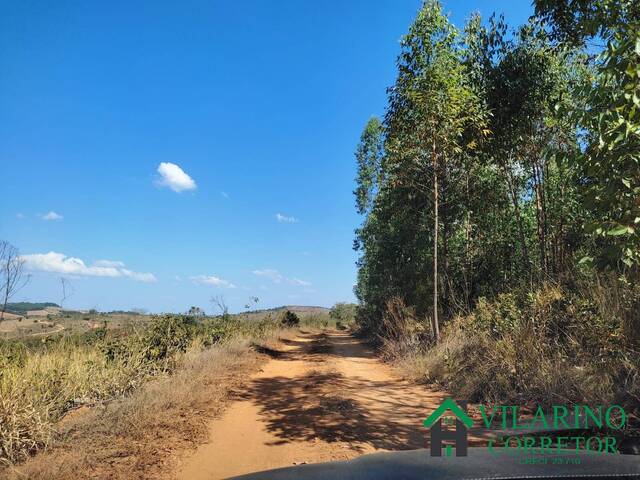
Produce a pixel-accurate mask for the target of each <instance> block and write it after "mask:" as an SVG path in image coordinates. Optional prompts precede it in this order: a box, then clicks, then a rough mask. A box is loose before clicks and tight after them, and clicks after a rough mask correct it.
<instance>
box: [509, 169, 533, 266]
mask: <svg viewBox="0 0 640 480" xmlns="http://www.w3.org/2000/svg"><path fill="white" fill-rule="evenodd" d="M502 169H503V171H504V174H505V177H506V179H507V185H508V187H509V193H510V194H511V202H512V203H513V209H514V211H515V214H516V221H517V223H518V234H519V236H520V245H521V248H522V256H523V257H524V262H525V265H526V268H527V271H529V269H530V267H531V264H530V263H529V251H528V249H527V239H526V237H525V234H524V225H523V223H522V215H521V214H520V203H519V202H518V192H517V191H516V186H515V182H514V180H513V178H512V176H511V172H510V171H509V168H508V167H507V166H506V165H505V164H504V163H502Z"/></svg>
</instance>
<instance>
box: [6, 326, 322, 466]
mask: <svg viewBox="0 0 640 480" xmlns="http://www.w3.org/2000/svg"><path fill="white" fill-rule="evenodd" d="M63 315H64V314H63ZM292 315H293V314H292ZM99 316H102V317H106V321H105V322H104V323H103V324H102V326H100V327H98V328H93V329H90V330H88V331H84V332H81V333H69V332H65V334H58V335H55V336H50V337H44V338H37V339H35V338H23V339H13V340H4V341H0V439H1V440H0V462H2V463H4V464H5V466H7V465H12V464H16V463H19V462H23V461H25V460H26V459H28V458H29V457H30V456H31V455H33V454H34V453H36V452H38V451H39V450H42V449H43V448H44V447H47V446H50V448H53V451H54V452H56V456H55V461H53V460H52V459H53V458H54V457H52V456H51V455H50V454H44V455H43V456H44V458H45V460H42V459H40V456H38V457H37V458H36V459H35V460H31V461H30V462H28V463H27V464H26V465H25V467H24V468H26V470H25V471H28V472H30V473H29V478H75V477H74V473H73V472H74V471H75V468H76V467H74V465H76V466H78V465H77V464H78V462H79V463H80V464H81V467H82V468H98V469H99V468H103V467H104V465H102V466H101V463H100V462H102V461H106V459H108V458H110V456H112V455H116V456H117V452H116V453H114V449H116V450H117V449H118V448H121V447H122V448H124V447H125V446H127V448H129V447H131V448H132V450H117V451H125V452H126V451H133V452H135V451H138V450H140V449H142V450H144V451H146V452H147V454H148V455H156V457H155V459H154V460H153V461H154V462H161V459H160V458H158V456H159V455H160V453H159V452H158V451H156V450H154V448H153V442H151V441H149V445H147V446H141V444H140V442H139V441H138V440H140V438H141V437H145V438H147V437H148V438H150V436H152V435H154V434H156V433H158V432H157V431H158V429H160V431H161V432H160V434H162V435H169V436H176V438H177V439H178V440H179V441H178V443H177V445H180V444H181V443H185V442H186V443H188V441H187V440H185V438H191V437H192V434H193V435H195V437H193V438H191V440H189V441H195V440H196V437H198V436H202V435H204V434H205V432H203V431H202V425H203V423H201V422H200V423H199V422H198V421H197V420H196V419H191V420H188V419H185V418H184V415H187V414H188V415H192V416H193V415H197V414H199V413H201V412H205V413H206V414H207V415H213V414H214V413H215V412H216V411H217V410H218V409H219V408H220V406H221V401H222V399H224V398H225V396H226V392H227V390H228V388H230V386H231V385H234V384H237V382H238V381H240V379H241V378H242V377H243V375H242V372H243V369H245V370H246V371H247V372H248V371H250V370H251V368H253V367H254V366H255V365H256V364H257V356H256V355H257V354H256V353H255V351H253V350H252V349H251V344H252V343H254V344H258V345H261V344H263V343H265V342H266V343H269V342H271V343H273V342H276V341H277V337H278V335H280V334H282V332H285V331H286V326H283V325H282V324H281V322H279V321H278V320H277V319H276V317H274V316H271V315H267V316H265V317H263V318H262V319H261V320H255V319H254V320H247V319H245V318H244V317H243V316H232V315H223V316H219V317H209V318H201V317H198V318H195V317H190V316H184V315H167V316H161V317H145V319H144V321H141V322H140V323H127V324H126V325H124V326H122V327H120V328H114V327H113V326H111V328H109V327H108V326H107V325H108V324H109V321H108V319H109V316H105V315H99ZM325 317H326V319H325V322H328V316H327V315H325ZM296 318H297V317H296ZM304 320H306V317H303V321H304ZM299 321H300V320H299V319H298V322H299ZM318 321H319V319H316V318H313V319H312V322H316V323H317V322H318ZM283 328H284V329H285V330H283ZM231 372H234V374H235V377H234V376H232V375H231ZM217 384H219V385H217ZM214 385H217V386H214ZM211 395H214V396H215V395H218V396H219V399H218V400H220V401H218V400H216V399H215V398H209V397H211ZM87 406H89V407H92V408H91V409H90V410H89V411H90V413H87V414H84V415H79V416H78V419H77V421H76V419H75V417H74V416H73V415H72V417H71V420H69V423H68V424H67V420H66V418H67V415H68V414H69V412H72V413H73V411H74V410H75V409H77V408H78V407H84V408H86V407H87ZM183 410H184V411H183ZM181 412H182V413H181ZM207 412H208V413H207ZM173 416H177V417H176V418H173ZM61 419H62V420H63V422H62V427H61V426H60V424H59V422H60V420H61ZM78 422H79V423H78ZM196 424H199V425H200V427H197V426H196ZM68 425H73V428H71V427H69V426H68ZM149 429H150V430H149ZM181 429H182V430H181ZM186 429H194V430H195V433H194V432H191V431H190V432H188V433H185V432H186ZM154 432H155V433H154ZM70 435H71V436H70ZM77 435H79V436H81V437H83V436H84V437H86V438H84V440H83V441H82V442H75V441H74V440H73V438H74V436H77ZM180 435H183V436H182V437H180ZM85 440H86V442H89V443H86V442H85ZM114 442H115V443H114ZM72 443H73V444H74V445H75V446H74V447H73V448H71V447H70V445H71V444H72ZM85 443H86V445H85ZM119 443H120V444H122V445H119ZM93 444H98V445H100V444H102V445H103V446H104V451H102V452H101V453H100V452H96V451H95V449H94V448H93V447H92V448H90V449H89V447H88V445H93ZM111 444H113V445H115V446H113V445H111ZM65 445H66V446H67V447H69V450H68V451H67V450H66V449H65ZM82 445H85V447H86V449H85V447H82ZM110 445H111V446H110ZM118 445H119V446H118ZM51 446H52V447H51ZM176 448H177V447H176ZM83 449H84V450H83ZM98 450H100V449H98ZM71 451H74V453H70V452H71ZM63 452H64V453H63ZM60 455H62V456H61V457H60V458H66V457H70V458H69V459H67V460H69V461H70V462H71V463H70V466H69V465H66V464H67V463H68V462H67V461H66V460H65V461H64V462H60V461H59V456H60ZM127 455H129V454H127ZM96 462H97V463H96ZM132 462H133V463H127V462H124V464H126V465H124V466H123V469H122V472H125V473H123V474H122V476H120V477H118V476H117V475H116V474H114V475H115V476H114V477H113V478H131V477H130V476H131V475H134V474H133V473H132V472H135V471H136V468H142V467H141V466H140V465H137V466H136V465H134V463H135V462H134V461H133V460H132ZM52 465H53V466H55V468H60V471H59V472H58V471H53V470H52V468H54V467H53V466H52ZM6 471H7V472H9V471H12V470H10V469H8V470H6ZM114 471H116V473H117V472H118V471H120V470H118V469H115V470H114ZM38 472H40V473H38ZM134 476H135V475H134Z"/></svg>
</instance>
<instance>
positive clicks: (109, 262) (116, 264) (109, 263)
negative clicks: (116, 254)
mask: <svg viewBox="0 0 640 480" xmlns="http://www.w3.org/2000/svg"><path fill="white" fill-rule="evenodd" d="M93 266H94V267H107V268H109V267H113V268H122V267H124V263H122V262H118V261H117V260H96V261H95V262H93Z"/></svg>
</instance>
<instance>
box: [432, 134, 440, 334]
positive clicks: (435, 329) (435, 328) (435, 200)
mask: <svg viewBox="0 0 640 480" xmlns="http://www.w3.org/2000/svg"><path fill="white" fill-rule="evenodd" d="M435 150H436V146H435V144H434V145H433V151H432V160H433V334H434V335H435V337H436V342H439V341H440V326H439V325H438V225H439V218H438V157H437V155H436V151H435Z"/></svg>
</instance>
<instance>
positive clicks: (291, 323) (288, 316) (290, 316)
mask: <svg viewBox="0 0 640 480" xmlns="http://www.w3.org/2000/svg"><path fill="white" fill-rule="evenodd" d="M280 324H281V325H282V326H283V327H287V328H293V327H297V326H299V325H300V318H298V315H296V314H295V313H293V312H292V311H291V310H287V311H286V312H284V313H283V314H282V318H281V319H280Z"/></svg>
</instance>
